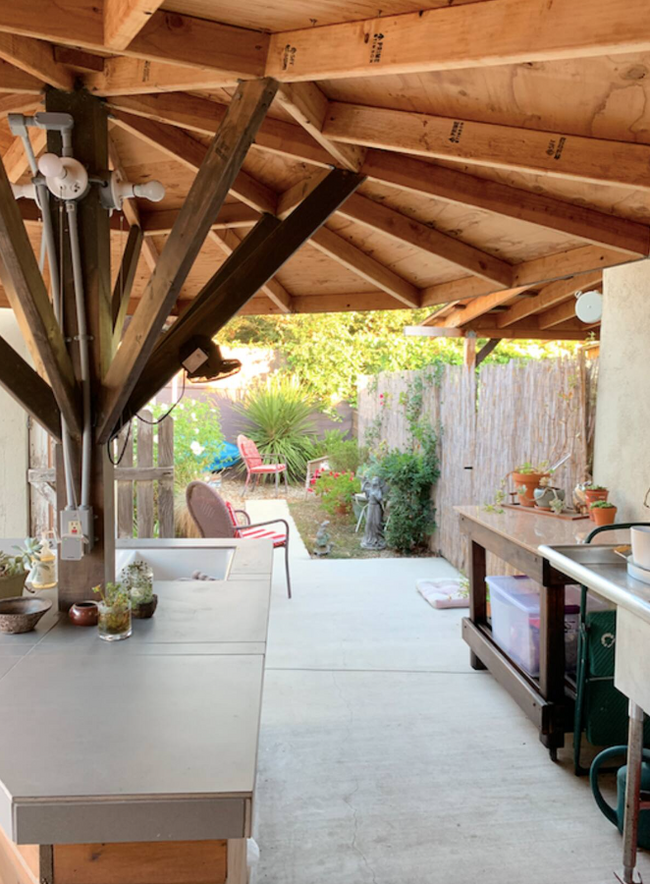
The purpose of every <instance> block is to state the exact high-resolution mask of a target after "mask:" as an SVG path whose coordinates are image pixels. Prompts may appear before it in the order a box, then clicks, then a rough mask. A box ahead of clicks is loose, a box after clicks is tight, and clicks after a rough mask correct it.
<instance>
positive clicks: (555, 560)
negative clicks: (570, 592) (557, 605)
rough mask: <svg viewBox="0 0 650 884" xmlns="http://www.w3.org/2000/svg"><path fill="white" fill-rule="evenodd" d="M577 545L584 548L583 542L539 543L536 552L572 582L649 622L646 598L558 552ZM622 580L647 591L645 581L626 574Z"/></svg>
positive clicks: (649, 588)
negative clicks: (552, 544) (547, 544)
mask: <svg viewBox="0 0 650 884" xmlns="http://www.w3.org/2000/svg"><path fill="white" fill-rule="evenodd" d="M579 548H582V549H584V545H581V544H576V545H575V546H557V547H553V546H546V545H544V544H543V545H541V546H540V547H539V552H540V554H541V555H542V556H544V558H545V559H547V560H548V561H549V562H550V563H551V565H553V567H554V568H557V570H558V571H561V572H562V573H563V574H566V575H567V576H569V577H573V578H574V579H575V581H576V583H581V584H583V585H584V586H586V587H588V588H589V589H591V590H593V591H594V592H595V593H597V594H598V595H600V596H602V597H603V598H605V599H607V600H608V601H610V602H613V603H614V604H615V605H617V606H620V607H621V608H626V609H627V610H628V611H631V612H632V613H633V614H636V615H637V616H638V617H641V618H642V619H643V620H646V621H647V622H648V623H650V603H649V602H648V601H646V600H645V599H644V598H642V597H641V596H640V595H637V594H636V593H635V592H634V591H631V590H630V589H628V588H626V587H624V586H622V585H620V584H617V583H615V582H613V581H612V580H610V579H608V578H607V577H605V576H604V575H602V574H599V573H598V572H597V571H595V570H593V569H592V568H590V567H588V566H587V565H584V564H580V562H577V561H575V559H572V558H570V557H569V556H568V555H565V554H564V553H563V552H562V550H567V551H568V550H573V549H579ZM601 549H602V547H601ZM626 583H628V584H629V585H631V586H634V585H635V584H636V585H637V586H638V587H639V592H642V593H645V594H648V593H650V586H646V584H644V583H641V582H640V581H638V580H634V579H633V578H631V577H627V575H626Z"/></svg>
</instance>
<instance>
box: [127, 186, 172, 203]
mask: <svg viewBox="0 0 650 884" xmlns="http://www.w3.org/2000/svg"><path fill="white" fill-rule="evenodd" d="M133 195H134V196H139V197H142V198H143V199H146V200H149V201H150V202H152V203H159V202H160V201H161V200H162V199H164V197H165V186H164V184H161V183H160V181H147V183H146V184H134V186H133Z"/></svg>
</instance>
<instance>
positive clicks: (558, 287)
mask: <svg viewBox="0 0 650 884" xmlns="http://www.w3.org/2000/svg"><path fill="white" fill-rule="evenodd" d="M601 279H602V274H601V273H599V272H598V271H597V272H595V273H585V274H583V275H581V276H572V277H570V278H569V279H559V280H558V281H557V282H551V283H549V284H548V285H546V286H544V287H543V288H542V290H541V291H540V292H539V294H538V295H537V297H535V298H526V299H523V300H521V301H519V303H517V304H513V305H512V307H510V309H509V310H508V311H507V313H504V314H503V315H502V316H499V317H498V318H497V321H496V325H497V326H498V327H499V328H506V327H507V326H509V325H512V324H513V323H515V322H521V321H522V320H524V319H527V318H528V317H529V316H532V315H533V314H535V313H539V312H541V311H542V310H547V309H548V308H549V307H554V306H555V305H556V304H559V303H561V302H562V301H564V300H565V299H566V298H568V297H570V296H571V295H574V294H575V293H576V292H577V291H580V290H581V289H588V288H591V287H592V286H596V285H599V284H600V282H601ZM479 300H483V299H482V298H479Z"/></svg>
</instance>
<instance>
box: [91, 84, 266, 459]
mask: <svg viewBox="0 0 650 884" xmlns="http://www.w3.org/2000/svg"><path fill="white" fill-rule="evenodd" d="M276 89H277V83H275V82H274V81H272V80H254V81H250V82H248V83H244V84H242V85H240V86H239V88H238V89H237V93H236V94H235V96H234V98H233V102H232V104H231V106H230V108H229V110H228V116H227V117H226V119H225V120H224V122H223V125H222V126H221V127H220V129H219V131H218V132H217V134H216V135H215V137H214V139H213V141H212V144H211V145H210V147H209V148H208V150H207V151H206V154H205V158H204V160H203V162H202V164H201V167H200V169H199V171H198V173H197V175H196V178H195V179H194V182H193V183H192V187H191V189H190V192H189V194H188V196H187V198H186V200H185V203H184V204H183V207H182V209H181V210H180V212H179V215H178V218H177V219H176V223H175V224H174V227H173V229H172V231H171V233H170V234H169V238H168V239H167V242H166V244H165V247H164V249H163V251H162V253H161V255H160V258H159V260H158V264H157V266H156V269H155V271H154V273H153V275H152V277H151V279H150V281H149V283H148V285H147V288H146V290H145V292H144V294H143V296H142V302H141V304H140V307H139V308H138V310H137V311H136V313H135V315H134V316H133V319H132V320H131V323H130V324H129V327H128V329H127V331H126V334H125V337H124V340H123V342H122V346H121V347H120V349H119V350H118V351H117V353H116V354H115V357H114V358H113V361H112V363H111V365H110V368H109V369H108V372H107V374H106V377H105V379H104V391H105V395H104V401H103V402H102V405H101V409H100V414H99V419H98V428H97V441H98V442H99V443H103V442H108V440H109V439H110V438H111V436H112V434H113V430H114V428H115V426H116V424H117V421H118V420H119V417H120V415H121V413H122V410H123V408H124V406H125V405H126V402H127V400H128V398H129V396H130V394H131V391H132V390H133V388H134V386H135V384H136V382H137V380H138V377H139V376H140V374H141V372H142V369H143V368H144V366H145V364H146V362H147V360H148V358H149V356H150V355H151V352H152V350H153V348H154V346H155V343H156V339H157V337H158V335H159V334H160V331H161V330H162V327H163V324H164V322H165V319H166V318H167V316H168V315H169V311H170V309H171V307H172V306H173V305H174V303H175V302H176V300H177V298H178V296H179V294H180V291H181V288H182V286H183V283H184V282H185V279H186V278H187V275H188V273H189V272H190V269H191V267H192V264H193V263H194V261H195V259H196V256H197V255H198V253H199V251H200V249H201V247H202V245H203V242H204V241H205V238H206V236H207V234H208V231H209V229H210V227H211V225H212V222H213V221H214V219H215V217H216V215H217V213H218V211H219V209H220V208H221V205H222V203H223V201H224V199H225V197H226V195H227V193H228V191H229V190H230V188H231V187H232V184H233V181H234V179H235V177H236V176H237V174H238V172H239V170H240V168H241V164H242V163H243V161H244V158H245V156H246V153H247V151H248V148H249V147H250V144H251V142H252V141H253V139H254V137H255V132H256V131H257V129H258V127H259V125H260V123H261V122H262V120H263V118H264V115H265V114H266V112H267V110H268V108H269V105H270V104H271V102H272V101H273V97H274V95H275V92H276Z"/></svg>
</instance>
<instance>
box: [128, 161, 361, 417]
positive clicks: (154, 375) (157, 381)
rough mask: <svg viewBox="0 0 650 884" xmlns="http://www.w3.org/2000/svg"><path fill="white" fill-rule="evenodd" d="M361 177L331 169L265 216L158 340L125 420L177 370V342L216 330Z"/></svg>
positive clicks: (332, 210)
mask: <svg viewBox="0 0 650 884" xmlns="http://www.w3.org/2000/svg"><path fill="white" fill-rule="evenodd" d="M362 180H363V179H362V178H361V176H359V175H356V174H354V173H352V172H348V171H347V170H344V169H335V170H333V171H332V172H331V173H330V174H329V176H328V177H327V179H326V180H325V181H323V182H322V184H321V185H320V186H319V187H317V188H316V190H315V191H313V193H311V194H310V195H309V196H308V197H307V199H306V200H305V201H304V202H303V203H302V204H301V205H300V206H299V207H298V209H296V211H295V212H294V213H293V214H292V215H290V216H289V217H288V218H287V219H285V220H284V221H282V222H279V221H278V219H277V218H273V217H271V216H264V217H263V218H262V220H261V221H260V222H259V224H258V225H257V226H256V227H255V228H254V229H253V230H252V231H251V233H250V234H249V235H248V237H246V239H245V240H244V241H243V243H242V244H241V246H240V247H239V248H238V249H237V251H236V252H234V253H233V254H232V255H231V257H230V258H228V259H227V260H226V262H225V263H224V264H223V265H222V267H220V268H219V270H218V271H217V273H216V274H215V275H214V277H213V278H212V280H210V282H209V283H208V284H207V285H206V286H205V287H204V289H203V291H202V292H201V293H200V294H199V296H198V297H197V298H196V299H195V300H194V301H193V303H192V304H191V305H190V307H189V308H188V310H187V311H186V312H185V313H184V314H183V315H182V316H181V318H180V319H179V320H178V321H177V322H176V323H174V325H173V326H172V328H171V329H170V330H169V331H168V332H166V334H165V335H164V336H163V338H162V339H161V340H160V342H159V344H158V345H157V347H156V349H155V350H154V352H153V354H152V356H151V359H150V360H149V362H148V363H147V366H146V368H145V371H144V372H143V374H142V377H141V379H140V381H139V382H138V385H137V387H136V388H135V390H134V392H133V395H132V396H131V399H130V401H129V403H128V406H127V407H126V410H125V412H124V415H123V418H124V419H128V417H129V416H131V415H132V414H134V413H135V412H137V410H138V409H139V408H141V407H142V405H143V404H145V403H146V402H148V401H149V399H150V398H151V396H152V395H153V394H154V393H155V392H156V391H157V390H158V389H159V388H160V386H161V385H163V384H164V383H165V382H166V381H167V380H168V378H169V377H171V376H172V375H173V374H174V373H175V372H176V371H177V370H178V364H179V363H178V350H179V347H180V346H181V344H182V343H184V342H185V341H186V340H189V338H190V337H191V336H192V335H194V334H199V333H200V334H208V335H214V334H216V333H217V332H218V331H219V329H220V328H222V327H223V325H225V323H226V322H228V320H229V319H231V318H232V316H234V315H235V314H236V313H237V312H238V311H239V310H240V309H241V308H242V307H243V306H244V305H245V304H246V303H247V302H248V301H250V299H251V298H252V297H253V295H254V294H255V292H257V291H259V290H260V288H261V286H263V285H264V284H265V283H266V282H268V280H269V279H271V278H272V277H273V276H274V275H275V274H276V273H277V271H278V270H279V269H280V268H281V267H282V266H283V264H284V263H285V262H286V261H288V260H289V258H290V257H291V255H293V254H294V253H295V252H296V251H297V250H298V249H299V248H300V247H301V246H302V245H303V244H304V243H305V242H306V241H307V240H308V239H309V237H310V236H311V237H313V235H314V234H315V232H316V231H317V230H318V228H319V227H320V226H321V225H322V224H323V223H324V222H325V221H326V220H327V218H328V217H329V216H330V215H331V214H332V212H334V211H336V209H337V208H338V206H339V205H340V204H341V203H342V202H343V201H344V200H345V199H347V197H348V196H350V194H351V193H353V192H354V190H356V188H357V187H358V186H359V184H360V183H361V182H362ZM169 372H171V374H169Z"/></svg>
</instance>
